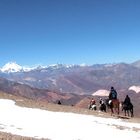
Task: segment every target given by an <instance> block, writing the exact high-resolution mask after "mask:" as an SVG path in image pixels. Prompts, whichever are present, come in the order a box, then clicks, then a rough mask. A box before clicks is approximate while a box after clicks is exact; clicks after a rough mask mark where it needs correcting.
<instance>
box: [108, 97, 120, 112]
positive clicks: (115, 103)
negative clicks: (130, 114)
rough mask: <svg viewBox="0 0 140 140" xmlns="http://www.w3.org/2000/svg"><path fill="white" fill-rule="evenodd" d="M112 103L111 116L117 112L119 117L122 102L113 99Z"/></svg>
mask: <svg viewBox="0 0 140 140" xmlns="http://www.w3.org/2000/svg"><path fill="white" fill-rule="evenodd" d="M109 102H110V109H111V115H112V114H114V111H115V112H117V114H118V115H119V113H120V102H119V100H118V99H112V100H111V101H109Z"/></svg>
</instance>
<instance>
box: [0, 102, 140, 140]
mask: <svg viewBox="0 0 140 140" xmlns="http://www.w3.org/2000/svg"><path fill="white" fill-rule="evenodd" d="M0 113H1V117H0V131H3V132H10V133H12V134H17V135H22V136H30V137H38V138H49V139H51V140H93V139H95V138H99V139H107V140H112V138H113V140H119V139H127V140H138V139H140V124H139V123H129V122H125V121H123V120H121V119H112V118H102V117H95V116H93V115H81V114H74V113H64V112H52V111H46V110H41V109H32V108H26V107H19V106H17V105H15V102H14V101H11V100H6V99H0ZM117 126H118V127H117ZM119 126H120V128H123V129H118V128H119ZM134 128H136V130H137V131H135V130H134ZM101 134H102V135H101ZM114 135H115V137H114Z"/></svg>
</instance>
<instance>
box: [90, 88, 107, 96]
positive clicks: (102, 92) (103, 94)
mask: <svg viewBox="0 0 140 140" xmlns="http://www.w3.org/2000/svg"><path fill="white" fill-rule="evenodd" d="M108 95H109V91H108V90H104V89H101V90H97V91H96V92H94V93H93V94H92V96H108Z"/></svg>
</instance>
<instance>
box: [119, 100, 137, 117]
mask: <svg viewBox="0 0 140 140" xmlns="http://www.w3.org/2000/svg"><path fill="white" fill-rule="evenodd" d="M121 104H122V111H124V115H125V116H126V115H127V116H129V113H130V115H131V117H134V113H133V104H132V103H129V104H125V103H123V102H122V103H121Z"/></svg>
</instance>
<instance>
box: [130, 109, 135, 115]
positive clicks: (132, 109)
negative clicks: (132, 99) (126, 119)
mask: <svg viewBox="0 0 140 140" xmlns="http://www.w3.org/2000/svg"><path fill="white" fill-rule="evenodd" d="M130 111H131V117H134V114H133V108H132V109H131V110H130Z"/></svg>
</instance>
